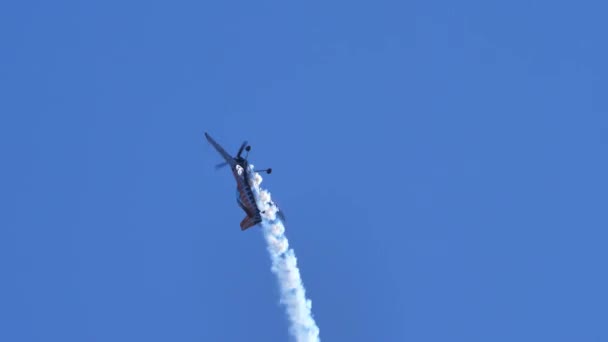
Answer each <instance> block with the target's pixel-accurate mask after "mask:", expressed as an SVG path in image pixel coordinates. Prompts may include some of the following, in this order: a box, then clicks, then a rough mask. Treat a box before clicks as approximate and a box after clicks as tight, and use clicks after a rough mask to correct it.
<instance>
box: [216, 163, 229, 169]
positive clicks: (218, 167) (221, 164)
mask: <svg viewBox="0 0 608 342" xmlns="http://www.w3.org/2000/svg"><path fill="white" fill-rule="evenodd" d="M226 165H228V163H227V162H223V163H219V164H217V165H215V169H216V170H219V169H221V168H223V167H224V166H226Z"/></svg>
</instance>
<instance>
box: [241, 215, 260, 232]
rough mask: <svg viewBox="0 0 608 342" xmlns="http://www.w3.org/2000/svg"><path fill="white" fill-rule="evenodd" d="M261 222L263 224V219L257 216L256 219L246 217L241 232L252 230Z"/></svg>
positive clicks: (242, 222)
mask: <svg viewBox="0 0 608 342" xmlns="http://www.w3.org/2000/svg"><path fill="white" fill-rule="evenodd" d="M260 222H262V219H261V218H259V217H257V216H254V217H249V216H245V218H244V219H243V221H241V230H246V229H248V228H251V227H253V226H255V225H256V224H258V223H260Z"/></svg>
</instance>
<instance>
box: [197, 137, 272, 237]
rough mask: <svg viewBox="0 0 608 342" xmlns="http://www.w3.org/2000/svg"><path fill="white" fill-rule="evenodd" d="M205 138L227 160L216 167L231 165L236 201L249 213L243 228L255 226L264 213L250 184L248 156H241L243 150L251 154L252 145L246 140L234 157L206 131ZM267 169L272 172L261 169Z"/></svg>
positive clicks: (242, 225) (243, 222) (242, 224)
mask: <svg viewBox="0 0 608 342" xmlns="http://www.w3.org/2000/svg"><path fill="white" fill-rule="evenodd" d="M205 138H207V140H208V141H209V143H210V144H211V145H213V147H215V149H216V150H217V151H218V152H219V153H220V154H221V155H222V157H223V158H224V160H225V162H223V163H220V164H218V165H216V167H215V168H216V169H219V168H221V167H224V166H226V165H230V168H231V169H232V174H233V176H234V179H236V201H237V203H238V204H239V207H241V209H243V210H244V211H245V213H247V216H246V217H245V218H244V219H243V221H241V230H245V229H247V228H250V227H253V226H255V225H256V224H258V223H260V222H262V215H261V214H262V213H263V212H261V211H260V209H258V206H257V204H256V202H255V197H254V196H253V191H252V190H251V186H250V185H249V177H250V176H251V175H250V170H249V162H248V161H247V156H245V157H244V158H243V157H241V154H242V153H243V150H245V151H247V155H249V151H250V150H251V146H249V145H247V141H244V142H243V143H242V144H241V147H240V148H239V151H238V152H237V154H236V157H232V156H231V155H229V154H228V152H226V150H224V149H223V148H222V146H220V144H218V143H217V142H216V141H215V140H213V138H211V136H210V135H209V134H207V133H206V132H205ZM260 171H266V173H271V172H272V169H270V168H269V169H266V170H260ZM277 215H279V217H281V218H283V219H284V217H283V215H282V213H281V214H279V213H277Z"/></svg>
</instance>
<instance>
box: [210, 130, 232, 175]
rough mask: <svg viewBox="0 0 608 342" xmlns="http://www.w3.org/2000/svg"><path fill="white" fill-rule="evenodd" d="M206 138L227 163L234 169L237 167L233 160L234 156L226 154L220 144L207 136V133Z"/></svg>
mask: <svg viewBox="0 0 608 342" xmlns="http://www.w3.org/2000/svg"><path fill="white" fill-rule="evenodd" d="M205 138H207V141H209V143H210V144H211V145H213V147H215V149H216V150H217V151H218V152H219V153H220V154H221V155H222V157H223V158H224V159H225V160H226V163H228V164H230V166H232V167H234V166H235V165H236V162H235V161H234V158H232V156H231V155H230V154H228V152H226V150H224V149H223V148H222V146H220V144H218V143H217V142H216V141H215V140H213V138H212V137H211V136H210V135H209V134H207V132H205Z"/></svg>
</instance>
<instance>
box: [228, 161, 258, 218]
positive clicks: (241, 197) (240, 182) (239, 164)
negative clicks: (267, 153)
mask: <svg viewBox="0 0 608 342" xmlns="http://www.w3.org/2000/svg"><path fill="white" fill-rule="evenodd" d="M235 161H236V165H235V167H234V168H233V169H232V175H233V176H234V179H235V180H236V196H237V202H238V204H239V206H240V207H241V208H242V209H243V210H244V211H245V212H246V213H247V215H248V216H250V217H252V216H258V215H259V213H260V211H259V210H258V207H257V204H256V202H255V197H254V196H253V190H252V189H251V186H250V185H249V165H248V163H247V161H246V160H235Z"/></svg>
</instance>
